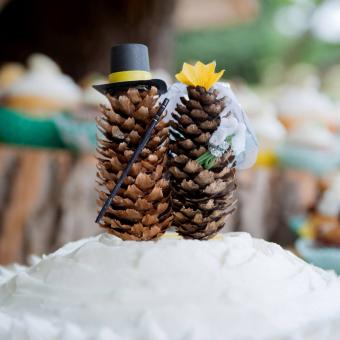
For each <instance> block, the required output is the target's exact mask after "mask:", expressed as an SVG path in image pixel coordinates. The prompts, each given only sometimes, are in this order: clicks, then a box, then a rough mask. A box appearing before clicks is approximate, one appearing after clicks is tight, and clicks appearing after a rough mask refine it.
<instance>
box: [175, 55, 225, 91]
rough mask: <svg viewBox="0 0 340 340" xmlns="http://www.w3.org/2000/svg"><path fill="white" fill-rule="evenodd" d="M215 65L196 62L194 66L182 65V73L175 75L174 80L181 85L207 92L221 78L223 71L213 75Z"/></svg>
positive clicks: (213, 63)
mask: <svg viewBox="0 0 340 340" xmlns="http://www.w3.org/2000/svg"><path fill="white" fill-rule="evenodd" d="M215 67H216V63H215V62H212V63H209V64H206V65H205V64H203V63H201V62H200V61H198V62H197V63H196V64H195V65H190V64H187V63H184V64H183V68H182V71H181V72H180V73H177V74H176V79H177V80H178V81H180V82H181V83H183V84H186V85H191V86H202V87H204V88H205V89H206V90H209V89H210V87H211V86H213V85H214V84H215V83H216V82H217V81H218V80H219V79H220V78H221V77H222V76H223V73H224V70H222V71H220V72H218V73H215Z"/></svg>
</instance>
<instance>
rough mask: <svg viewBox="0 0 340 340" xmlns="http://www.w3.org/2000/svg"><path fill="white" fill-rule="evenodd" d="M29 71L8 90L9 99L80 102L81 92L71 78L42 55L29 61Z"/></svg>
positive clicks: (69, 103)
mask: <svg viewBox="0 0 340 340" xmlns="http://www.w3.org/2000/svg"><path fill="white" fill-rule="evenodd" d="M28 66H29V69H28V71H27V72H26V73H25V74H24V75H23V76H22V77H20V78H19V79H18V81H16V82H15V83H14V84H12V86H11V87H10V88H9V89H8V90H7V92H6V95H7V96H9V97H16V96H34V97H43V98H50V99H54V100H57V101H61V102H62V103H65V104H66V105H74V104H77V103H78V102H79V101H80V98H81V90H80V88H79V87H78V85H77V84H76V83H75V82H74V81H73V80H72V79H71V78H70V77H69V76H66V75H64V74H62V73H61V71H60V69H59V67H58V65H57V64H55V63H54V62H53V61H52V60H51V59H50V58H48V57H47V56H45V55H41V54H33V55H32V56H31V57H30V58H29V60H28Z"/></svg>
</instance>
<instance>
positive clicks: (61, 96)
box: [0, 54, 81, 148]
mask: <svg viewBox="0 0 340 340" xmlns="http://www.w3.org/2000/svg"><path fill="white" fill-rule="evenodd" d="M10 71H11V72H9V71H7V77H5V78H6V79H7V81H10V82H11V85H10V86H7V87H6V89H5V90H4V91H3V93H2V97H1V102H2V107H1V108H0V141H1V142H4V143H10V144H18V145H24V146H33V147H57V148H59V147H63V146H64V144H63V142H62V140H61V139H60V136H59V133H58V130H57V128H56V126H55V123H54V121H53V117H55V116H56V115H57V114H59V113H60V112H63V111H69V110H73V109H74V108H76V107H77V106H78V105H79V102H80V100H81V90H80V88H79V87H78V86H77V85H76V84H75V82H74V81H73V80H72V79H71V78H70V77H68V76H66V75H64V74H62V73H61V71H60V69H59V67H58V66H57V65H56V64H55V63H54V62H53V61H52V60H51V59H49V58H48V57H46V56H44V55H41V54H35V55H32V56H31V57H30V58H29V59H28V70H27V71H26V72H25V73H23V74H22V75H19V76H18V75H17V74H18V73H19V72H18V71H17V70H16V69H14V68H13V67H12V68H11V69H10ZM8 72H9V76H8ZM13 78H15V80H13V81H11V79H13ZM8 79H9V80H8Z"/></svg>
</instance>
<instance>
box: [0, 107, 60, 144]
mask: <svg viewBox="0 0 340 340" xmlns="http://www.w3.org/2000/svg"><path fill="white" fill-rule="evenodd" d="M0 142H1V143H8V144H17V145H23V146H29V147H47V148H61V147H63V146H64V144H63V142H62V140H61V138H60V136H59V132H58V130H57V128H56V126H55V124H54V121H53V118H52V117H47V118H45V117H44V118H39V117H30V116H28V115H25V114H24V113H21V112H19V111H15V110H11V109H8V108H5V107H0Z"/></svg>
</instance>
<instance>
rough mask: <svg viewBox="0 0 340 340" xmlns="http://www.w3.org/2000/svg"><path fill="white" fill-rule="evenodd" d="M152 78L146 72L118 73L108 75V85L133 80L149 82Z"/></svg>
mask: <svg viewBox="0 0 340 340" xmlns="http://www.w3.org/2000/svg"><path fill="white" fill-rule="evenodd" d="M151 78H152V76H151V73H150V72H147V71H138V70H133V71H120V72H114V73H111V74H110V75H109V82H110V83H120V82H123V81H133V80H150V79H151Z"/></svg>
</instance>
